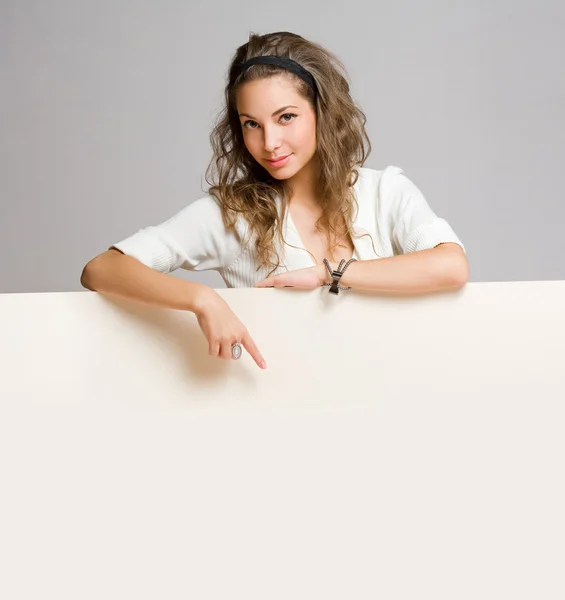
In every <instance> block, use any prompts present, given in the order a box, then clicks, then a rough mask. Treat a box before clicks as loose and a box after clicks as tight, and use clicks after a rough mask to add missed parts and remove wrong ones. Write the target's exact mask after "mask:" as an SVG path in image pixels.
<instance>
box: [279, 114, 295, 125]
mask: <svg viewBox="0 0 565 600" xmlns="http://www.w3.org/2000/svg"><path fill="white" fill-rule="evenodd" d="M296 116H297V115H295V114H293V113H285V114H284V115H281V119H284V117H293V118H294V117H296ZM292 120H293V119H290V120H287V119H284V120H283V123H292Z"/></svg>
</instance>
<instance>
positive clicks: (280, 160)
mask: <svg viewBox="0 0 565 600" xmlns="http://www.w3.org/2000/svg"><path fill="white" fill-rule="evenodd" d="M290 156H292V154H286V155H285V156H277V158H275V159H271V158H267V159H266V160H267V162H268V163H269V164H270V165H272V166H273V167H278V166H282V165H283V164H285V163H286V162H287V159H288V158H289V157H290Z"/></svg>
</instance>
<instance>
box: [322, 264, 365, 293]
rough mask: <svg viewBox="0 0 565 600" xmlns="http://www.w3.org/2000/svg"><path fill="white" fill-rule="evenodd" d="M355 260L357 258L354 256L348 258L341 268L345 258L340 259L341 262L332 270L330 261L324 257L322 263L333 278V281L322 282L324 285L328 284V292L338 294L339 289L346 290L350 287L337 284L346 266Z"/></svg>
mask: <svg viewBox="0 0 565 600" xmlns="http://www.w3.org/2000/svg"><path fill="white" fill-rule="evenodd" d="M356 260H357V259H355V258H350V259H349V260H348V261H347V263H346V264H345V266H344V267H343V269H342V266H343V263H345V259H342V260H341V262H340V263H339V267H338V268H337V271H332V268H331V267H330V263H329V262H328V261H327V259H325V258H324V264H325V265H326V268H327V269H328V273H329V274H330V277H331V278H332V279H333V281H332V283H324V284H322V285H323V286H324V287H325V286H329V288H330V289H329V293H330V294H339V290H344V291H347V290H350V289H351V288H350V287H344V286H342V285H339V280H340V279H341V276H342V275H343V274H344V273H345V269H347V267H348V266H349V265H350V264H351V263H352V262H355V261H356Z"/></svg>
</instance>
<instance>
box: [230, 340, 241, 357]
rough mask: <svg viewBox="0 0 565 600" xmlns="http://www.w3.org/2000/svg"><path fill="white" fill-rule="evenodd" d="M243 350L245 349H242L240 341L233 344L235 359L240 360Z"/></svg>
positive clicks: (232, 354) (232, 352)
mask: <svg viewBox="0 0 565 600" xmlns="http://www.w3.org/2000/svg"><path fill="white" fill-rule="evenodd" d="M242 352H243V350H242V349H241V344H239V343H238V342H236V343H235V344H232V347H231V357H232V358H233V359H234V360H238V359H239V358H241V353H242Z"/></svg>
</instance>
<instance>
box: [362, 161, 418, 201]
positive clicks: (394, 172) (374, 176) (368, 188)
mask: <svg viewBox="0 0 565 600" xmlns="http://www.w3.org/2000/svg"><path fill="white" fill-rule="evenodd" d="M355 170H356V171H357V173H358V179H357V183H356V184H355V186H354V187H355V192H356V194H357V195H358V196H361V197H364V196H366V195H369V196H374V195H377V196H378V195H380V196H382V195H385V194H386V193H387V192H388V191H389V190H390V189H391V188H393V187H394V186H395V185H399V184H401V182H402V180H406V179H407V178H406V177H402V178H399V175H401V174H403V173H404V171H403V169H401V168H400V167H396V166H394V165H389V166H387V167H385V168H384V169H380V170H378V169H371V168H368V167H356V169H355Z"/></svg>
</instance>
